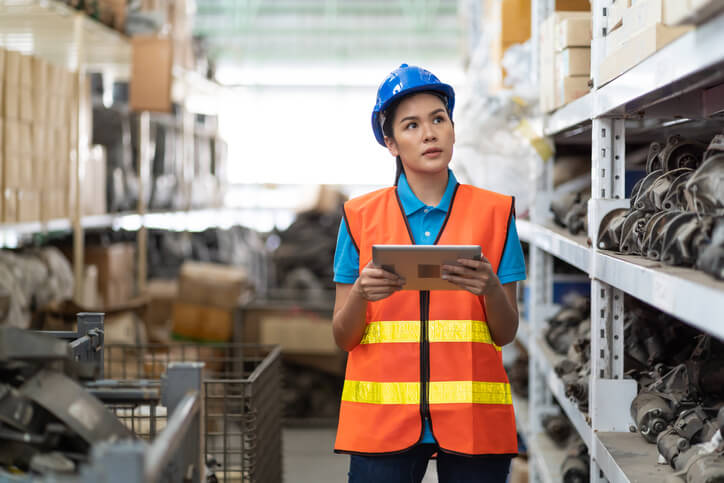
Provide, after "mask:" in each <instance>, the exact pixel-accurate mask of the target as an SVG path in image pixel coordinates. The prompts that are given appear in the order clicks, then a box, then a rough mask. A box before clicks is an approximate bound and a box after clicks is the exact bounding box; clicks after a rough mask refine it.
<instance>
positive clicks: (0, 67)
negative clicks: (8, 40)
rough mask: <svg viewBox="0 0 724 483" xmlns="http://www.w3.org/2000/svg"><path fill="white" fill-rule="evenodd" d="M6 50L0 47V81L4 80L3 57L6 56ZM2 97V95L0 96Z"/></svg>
mask: <svg viewBox="0 0 724 483" xmlns="http://www.w3.org/2000/svg"><path fill="white" fill-rule="evenodd" d="M6 52H7V51H6V50H5V49H3V48H2V47H0V82H3V81H4V80H5V58H6ZM0 97H2V96H0Z"/></svg>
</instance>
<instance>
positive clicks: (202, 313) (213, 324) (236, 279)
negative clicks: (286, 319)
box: [172, 262, 251, 342]
mask: <svg viewBox="0 0 724 483" xmlns="http://www.w3.org/2000/svg"><path fill="white" fill-rule="evenodd" d="M250 289H251V284H250V282H249V280H248V276H247V273H246V272H245V271H244V269H242V268H240V267H229V266H224V265H217V264H212V263H195V262H186V263H184V264H183V266H182V267H181V273H180V275H179V288H178V300H177V301H176V302H174V304H173V314H172V320H173V323H172V331H173V334H174V335H175V336H177V337H182V338H185V339H192V340H203V341H219V342H223V341H228V340H231V336H232V331H233V321H234V311H235V309H236V308H237V307H238V306H239V302H240V300H239V299H240V297H241V296H242V294H244V293H245V291H247V290H250Z"/></svg>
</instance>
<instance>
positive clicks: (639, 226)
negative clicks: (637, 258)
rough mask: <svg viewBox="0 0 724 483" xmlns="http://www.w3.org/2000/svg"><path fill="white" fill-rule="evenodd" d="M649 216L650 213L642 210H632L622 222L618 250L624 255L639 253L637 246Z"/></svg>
mask: <svg viewBox="0 0 724 483" xmlns="http://www.w3.org/2000/svg"><path fill="white" fill-rule="evenodd" d="M650 217H651V213H649V212H646V211H643V210H638V209H637V210H633V211H632V212H631V213H629V215H628V216H627V217H626V220H625V221H624V222H623V228H622V230H621V245H620V246H619V250H618V251H619V252H621V253H624V254H626V255H640V253H639V251H638V248H639V244H640V241H639V240H640V239H641V237H642V236H643V233H644V227H645V226H646V223H647V222H648V219H649V218H650Z"/></svg>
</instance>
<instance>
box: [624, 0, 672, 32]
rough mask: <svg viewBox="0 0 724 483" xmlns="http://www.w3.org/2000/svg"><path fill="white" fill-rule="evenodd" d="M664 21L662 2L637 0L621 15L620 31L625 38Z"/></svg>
mask: <svg viewBox="0 0 724 483" xmlns="http://www.w3.org/2000/svg"><path fill="white" fill-rule="evenodd" d="M663 19H664V0H637V1H636V2H635V3H633V4H632V5H631V7H630V8H628V9H626V11H625V12H624V13H623V25H621V29H623V31H624V32H625V33H624V35H625V36H626V38H627V39H628V38H630V37H633V36H634V35H636V34H638V33H639V32H641V31H643V30H645V29H647V28H649V27H652V26H654V25H656V24H659V23H661V22H662V21H663Z"/></svg>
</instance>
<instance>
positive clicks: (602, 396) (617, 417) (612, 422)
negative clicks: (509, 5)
mask: <svg viewBox="0 0 724 483" xmlns="http://www.w3.org/2000/svg"><path fill="white" fill-rule="evenodd" d="M591 132H592V136H593V137H592V139H591V148H592V149H591V151H592V153H591V154H592V157H591V200H590V201H589V203H588V236H589V238H590V239H591V240H592V245H593V250H591V263H590V267H591V272H590V276H591V376H590V382H589V415H590V417H591V428H592V429H593V433H592V434H593V436H592V437H593V439H594V441H591V444H589V448H591V480H590V481H591V482H599V481H600V482H603V481H607V480H606V478H605V476H604V474H603V472H602V471H601V468H600V466H599V465H598V463H597V461H598V460H599V455H598V449H599V445H597V444H595V440H596V432H598V431H617V432H625V431H628V428H629V427H630V426H631V421H630V406H631V401H632V400H633V398H634V397H636V392H637V386H636V381H633V380H624V379H623V342H624V340H623V338H624V333H623V332H624V328H623V318H624V306H623V292H622V291H621V290H618V289H615V288H613V287H612V286H610V285H608V284H606V283H604V282H602V281H600V280H599V279H598V278H597V277H596V275H597V273H598V272H597V269H596V265H597V261H598V259H599V258H598V256H599V255H598V246H597V244H596V240H597V239H598V228H599V225H600V222H601V219H602V218H603V217H604V216H605V215H606V214H607V213H608V212H610V211H611V210H612V209H615V208H627V207H628V206H629V200H627V199H625V174H626V172H625V158H626V153H625V149H626V133H625V124H624V120H623V119H607V118H594V119H593V120H592V130H591ZM611 394H616V397H615V398H611V397H610V395H611Z"/></svg>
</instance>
